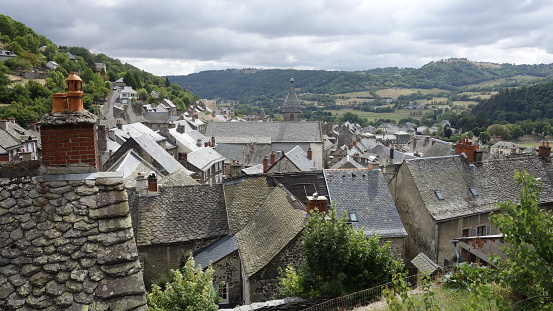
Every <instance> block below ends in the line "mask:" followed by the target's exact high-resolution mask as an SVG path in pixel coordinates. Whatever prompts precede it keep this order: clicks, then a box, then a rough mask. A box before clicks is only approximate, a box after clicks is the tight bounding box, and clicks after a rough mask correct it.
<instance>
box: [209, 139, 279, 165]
mask: <svg viewBox="0 0 553 311" xmlns="http://www.w3.org/2000/svg"><path fill="white" fill-rule="evenodd" d="M245 148H246V145H245V144H243V145H242V144H225V143H220V142H218V141H217V140H216V146H215V150H217V152H218V153H219V154H221V155H222V156H223V157H225V159H226V160H225V162H226V163H229V162H230V161H231V160H233V159H234V160H236V161H239V162H241V163H242V164H244V166H245V167H249V166H254V165H257V164H262V163H263V158H264V157H265V156H266V155H268V154H270V153H271V151H272V150H273V149H272V148H271V145H263V144H256V145H255V149H254V150H253V151H250V156H249V157H244V155H245V153H243V151H244V150H245Z"/></svg>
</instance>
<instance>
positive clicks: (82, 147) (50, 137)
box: [38, 73, 100, 174]
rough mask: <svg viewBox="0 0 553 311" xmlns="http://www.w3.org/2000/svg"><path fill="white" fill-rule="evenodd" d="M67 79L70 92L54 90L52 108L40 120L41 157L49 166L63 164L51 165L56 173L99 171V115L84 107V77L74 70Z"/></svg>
mask: <svg viewBox="0 0 553 311" xmlns="http://www.w3.org/2000/svg"><path fill="white" fill-rule="evenodd" d="M66 82H67V86H68V91H67V93H56V94H53V95H52V112H51V113H50V114H48V115H45V116H44V117H42V119H41V120H40V121H39V122H38V124H40V137H41V141H42V161H43V163H44V165H45V166H47V167H49V168H60V169H59V170H55V169H51V170H54V171H55V172H53V173H58V174H69V173H85V172H96V171H98V170H99V169H100V165H99V159H98V133H97V129H96V121H97V119H98V118H97V117H96V116H95V115H94V114H92V113H90V112H89V111H87V110H85V109H84V105H83V95H84V93H83V91H82V88H81V87H82V80H81V78H80V77H79V76H78V75H76V74H75V73H71V74H70V75H69V77H68V78H67V79H66ZM64 94H65V96H63V95H64ZM62 109H63V110H62ZM66 168H68V169H69V168H71V169H70V170H69V171H68V170H67V169H66Z"/></svg>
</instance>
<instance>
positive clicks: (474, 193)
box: [469, 187, 478, 198]
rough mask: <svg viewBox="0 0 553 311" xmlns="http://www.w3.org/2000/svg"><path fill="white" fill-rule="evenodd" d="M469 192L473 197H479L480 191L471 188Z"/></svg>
mask: <svg viewBox="0 0 553 311" xmlns="http://www.w3.org/2000/svg"><path fill="white" fill-rule="evenodd" d="M469 190H470V193H471V194H472V196H473V197H475V198H477V197H478V190H476V188H474V187H469Z"/></svg>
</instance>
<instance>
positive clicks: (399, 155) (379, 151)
mask: <svg viewBox="0 0 553 311" xmlns="http://www.w3.org/2000/svg"><path fill="white" fill-rule="evenodd" d="M367 153H368V154H369V155H376V156H378V158H379V159H380V163H383V161H387V160H389V159H390V148H388V147H386V146H384V145H376V146H374V147H373V148H371V149H370V150H369V151H367ZM410 158H413V156H410V155H407V154H405V153H403V152H399V151H397V150H395V149H394V159H393V160H394V163H401V162H403V160H404V159H410Z"/></svg>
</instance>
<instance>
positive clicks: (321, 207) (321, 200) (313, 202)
mask: <svg viewBox="0 0 553 311" xmlns="http://www.w3.org/2000/svg"><path fill="white" fill-rule="evenodd" d="M306 203H307V204H306V208H307V214H309V215H311V214H312V213H313V211H314V210H315V209H317V211H318V212H319V214H326V212H327V206H328V201H327V199H326V197H325V196H323V195H321V196H319V195H318V194H317V193H316V192H315V193H314V194H313V196H308V197H307V202H306Z"/></svg>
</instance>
